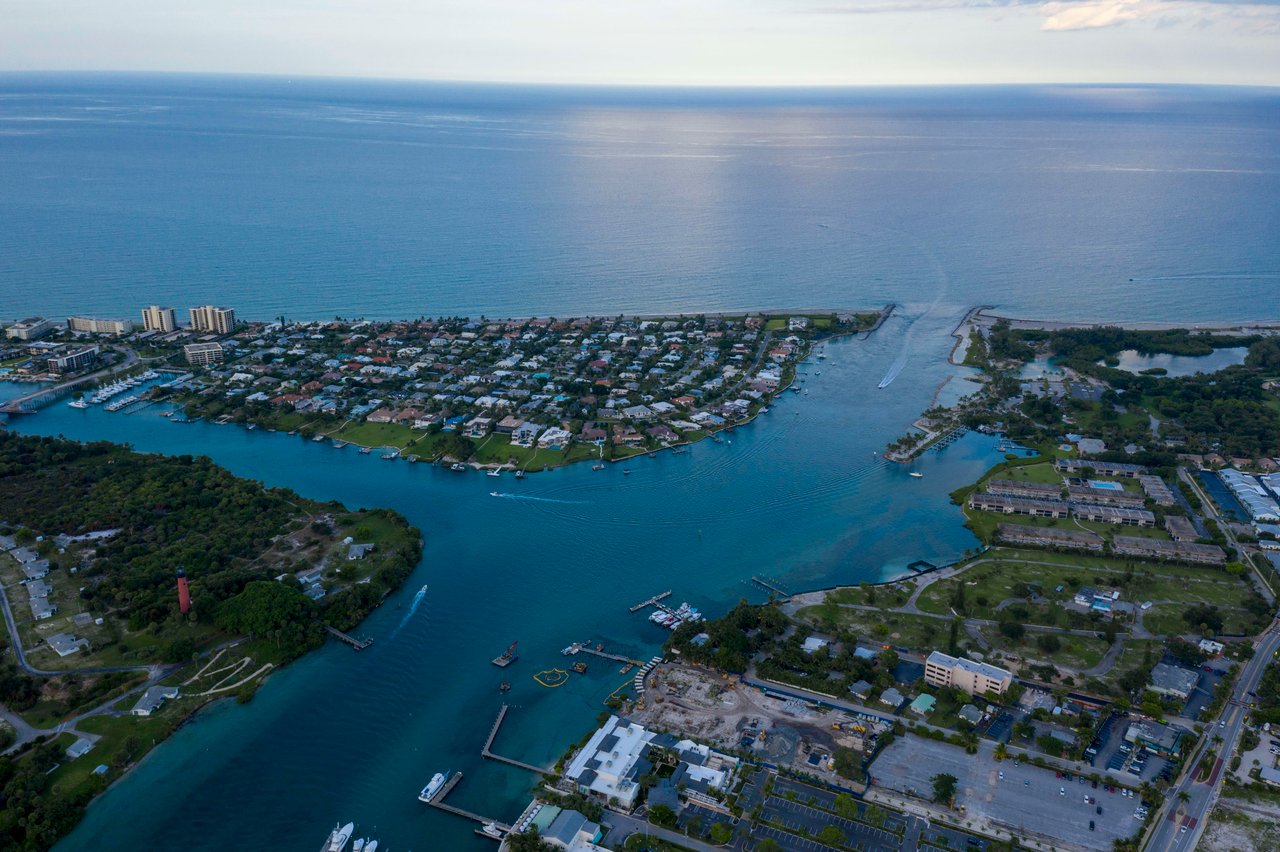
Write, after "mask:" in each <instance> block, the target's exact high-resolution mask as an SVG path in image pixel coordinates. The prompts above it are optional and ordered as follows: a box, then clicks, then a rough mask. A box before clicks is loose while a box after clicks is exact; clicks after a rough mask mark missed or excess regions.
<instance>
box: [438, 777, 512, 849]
mask: <svg viewBox="0 0 1280 852" xmlns="http://www.w3.org/2000/svg"><path fill="white" fill-rule="evenodd" d="M461 780H462V773H461V772H455V773H453V777H452V778H450V779H449V780H448V781H446V782H444V786H443V787H441V788H440V792H439V793H436V795H435V798H433V799H432V800H431V801H430V802H428V804H429V805H431V807H433V808H439V809H440V810H442V811H444V812H445V813H450V814H453V815H454V816H460V817H462V818H463V819H469V820H472V821H473V822H478V823H481V824H483V825H488V824H489V823H493V824H494V825H496V826H497V827H498V828H499V829H500V830H501V831H503V832H508V831H510V830H511V826H509V825H507V824H506V823H503V822H499V821H498V820H496V819H489V818H488V817H486V816H481V815H480V814H477V813H472V812H471V811H468V810H464V809H462V808H457V807H454V806H453V805H446V804H445V803H444V798H445V796H447V795H449V793H450V792H452V791H453V788H454V787H456V786H458V782H459V781H461ZM485 836H486V837H487V836H488V835H485ZM495 839H496V838H495Z"/></svg>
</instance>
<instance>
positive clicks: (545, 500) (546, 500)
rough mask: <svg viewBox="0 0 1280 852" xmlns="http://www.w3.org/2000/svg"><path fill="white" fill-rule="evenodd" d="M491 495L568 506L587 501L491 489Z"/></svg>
mask: <svg viewBox="0 0 1280 852" xmlns="http://www.w3.org/2000/svg"><path fill="white" fill-rule="evenodd" d="M489 496H490V497H502V498H505V499H507V500H531V501H533V502H535V503H563V504H565V505H568V506H574V505H580V504H582V503H586V502H587V501H586V500H557V499H556V498H554V497H534V496H531V495H529V494H504V493H502V492H501V491H490V492H489Z"/></svg>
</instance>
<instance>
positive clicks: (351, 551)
mask: <svg viewBox="0 0 1280 852" xmlns="http://www.w3.org/2000/svg"><path fill="white" fill-rule="evenodd" d="M374 547H375V545H372V544H351V545H348V546H347V561H348V562H355V561H356V560H358V559H364V557H365V554H367V553H370V552H372V551H373V549H374Z"/></svg>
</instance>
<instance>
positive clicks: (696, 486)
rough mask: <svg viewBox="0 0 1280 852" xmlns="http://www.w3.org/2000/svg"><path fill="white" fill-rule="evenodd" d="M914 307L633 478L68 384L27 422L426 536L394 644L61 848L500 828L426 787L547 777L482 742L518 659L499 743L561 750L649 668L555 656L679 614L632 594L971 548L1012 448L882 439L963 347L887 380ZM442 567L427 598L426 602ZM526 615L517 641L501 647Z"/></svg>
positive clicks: (325, 668) (652, 629)
mask: <svg viewBox="0 0 1280 852" xmlns="http://www.w3.org/2000/svg"><path fill="white" fill-rule="evenodd" d="M905 325H906V322H905V321H903V320H890V322H889V323H888V324H887V325H886V326H885V328H884V329H883V331H882V333H880V334H877V335H873V336H872V337H871V338H870V339H868V340H865V341H859V340H852V339H841V340H837V341H833V342H831V343H830V344H828V345H827V347H826V351H827V353H828V357H827V359H826V360H825V361H823V362H821V364H813V365H810V366H808V367H807V368H805V373H804V375H803V376H802V378H803V379H804V384H803V385H801V387H803V388H805V389H807V390H808V391H809V392H808V393H807V394H792V393H788V394H786V395H785V396H784V397H783V398H782V399H781V400H779V402H778V404H777V405H775V406H774V407H773V408H772V410H771V411H770V413H769V414H767V415H764V416H763V417H761V418H760V419H759V420H757V421H756V422H755V423H754V424H752V425H750V426H748V427H745V428H740V429H738V430H736V431H735V432H734V433H732V436H731V439H732V443H731V444H729V443H725V444H720V445H717V444H713V443H709V442H704V443H701V444H698V445H696V446H694V447H693V448H692V449H691V451H690V452H688V453H686V454H684V455H671V454H669V453H665V454H660V455H659V456H658V457H657V458H655V459H647V458H645V459H638V460H636V461H634V462H632V463H631V469H632V473H631V475H630V476H626V477H624V476H623V475H622V471H621V469H620V468H619V467H617V466H610V467H609V468H607V469H606V470H603V471H599V472H596V471H592V470H591V469H590V467H589V466H585V465H578V466H575V467H571V468H568V469H564V470H559V471H553V472H550V473H546V474H536V475H533V476H530V477H529V478H528V479H526V480H525V481H523V482H517V481H516V480H514V479H501V480H496V481H495V480H493V479H490V478H488V477H485V476H481V475H478V474H477V475H459V474H453V473H450V472H448V471H445V470H440V469H436V468H432V467H428V466H425V465H409V464H407V463H403V462H394V463H393V462H388V461H383V460H381V459H379V458H378V457H377V456H376V455H370V456H362V455H359V454H357V453H354V452H352V451H351V450H350V449H346V450H335V449H333V448H332V447H331V446H329V445H328V444H315V443H312V442H307V441H302V440H299V439H298V438H290V437H288V436H284V435H279V434H269V433H265V432H262V431H256V432H248V431H245V430H242V429H239V428H237V427H234V426H215V425H211V424H207V423H196V424H191V425H182V424H175V423H171V422H169V421H168V420H166V419H164V418H162V417H160V416H159V413H160V412H159V410H157V409H155V408H152V409H143V410H142V411H140V412H138V413H136V414H123V413H116V414H110V413H107V412H105V411H104V410H102V409H101V408H94V409H90V410H87V411H80V410H76V409H71V408H69V407H67V406H66V405H54V406H52V407H50V408H48V409H46V410H45V411H43V412H41V413H39V414H37V415H34V416H30V417H25V418H19V419H16V420H15V422H14V425H15V428H17V429H18V430H20V431H35V432H42V433H48V434H63V435H66V436H67V437H71V438H108V439H111V440H115V441H127V442H128V443H130V444H132V445H133V446H134V447H135V448H137V449H139V450H143V451H158V452H166V453H181V452H198V453H207V454H209V455H211V456H213V457H214V458H216V459H217V460H218V461H219V462H220V463H222V464H224V465H226V466H227V467H229V468H230V469H231V470H233V471H235V472H236V473H238V474H241V475H244V476H250V477H254V478H257V479H260V480H263V481H265V482H267V483H270V484H273V485H287V486H289V487H291V488H294V489H296V490H298V491H299V492H301V493H303V494H305V495H307V496H311V497H318V498H325V499H328V498H337V499H340V500H342V501H344V502H346V503H347V504H348V505H350V506H393V507H395V508H396V509H398V510H400V511H401V512H403V513H405V514H406V515H407V516H408V517H409V519H410V520H411V521H412V522H413V523H415V524H416V525H418V526H419V527H420V528H421V529H422V530H423V532H424V534H425V536H426V540H427V544H426V551H425V553H424V556H423V561H422V565H421V567H420V568H419V569H418V571H417V572H416V573H415V574H414V576H413V577H412V578H411V579H410V580H409V582H408V583H406V585H405V587H404V589H403V591H402V593H401V594H399V595H398V596H396V597H395V598H393V599H392V601H391V602H389V603H388V604H387V605H386V606H384V607H383V608H382V609H381V610H379V611H378V612H377V613H375V614H374V615H373V616H372V617H371V618H370V619H369V621H368V622H366V624H365V625H364V626H363V627H362V628H361V631H360V632H361V633H362V634H364V633H367V634H368V635H370V636H372V637H374V639H375V641H376V644H375V645H374V646H373V647H372V648H371V649H369V650H367V651H365V652H362V653H360V654H355V653H353V652H351V651H350V650H349V649H346V648H344V647H341V646H338V645H332V646H330V647H327V648H325V649H324V650H322V651H320V652H318V653H316V654H314V655H312V656H309V657H307V658H306V659H304V660H302V661H301V662H300V663H298V664H297V665H294V666H291V667H289V668H288V669H286V670H285V671H282V672H279V673H277V674H275V675H273V676H272V678H271V679H270V681H269V683H268V685H267V687H266V688H265V689H263V690H262V691H261V692H260V693H259V695H258V697H257V698H255V700H254V701H253V703H252V704H250V705H248V706H243V707H242V706H238V705H234V704H227V705H224V706H220V707H218V708H216V709H214V710H212V711H211V712H209V713H206V714H203V715H202V716H201V717H200V719H199V721H198V722H197V723H196V724H194V725H191V726H189V727H187V728H185V729H183V730H182V731H181V732H179V733H178V734H177V735H176V736H175V737H174V739H173V740H172V741H171V742H170V743H168V744H166V745H165V746H163V747H162V748H160V749H159V750H158V751H157V752H155V753H154V754H153V755H152V756H151V757H149V758H148V759H147V760H146V761H145V762H144V763H143V764H142V765H141V766H140V767H138V768H137V770H135V771H134V772H133V773H132V774H131V775H129V776H128V777H127V778H125V779H124V780H123V781H121V782H120V783H119V784H118V785H116V787H114V788H113V789H112V790H111V791H109V792H108V793H107V794H106V795H105V796H104V797H103V798H102V799H101V800H100V801H99V802H98V803H96V804H94V805H93V806H92V807H91V808H90V810H89V813H88V816H87V818H86V821H85V823H84V824H83V826H82V827H81V828H80V829H79V830H78V831H77V832H76V833H75V834H74V835H72V836H71V838H70V839H69V840H67V841H66V842H64V843H63V844H61V845H60V847H59V848H60V849H66V850H80V849H85V850H88V849H103V848H120V849H124V848H146V847H147V846H148V845H156V847H157V848H165V844H166V842H172V839H173V838H175V837H183V838H184V842H189V845H190V848H195V849H215V848H220V847H222V848H225V847H226V846H227V845H228V844H230V845H235V842H236V841H237V840H239V839H243V837H244V831H245V827H246V826H252V827H253V832H252V833H253V835H254V837H255V842H254V843H251V844H250V845H249V847H248V848H261V849H299V850H309V849H311V848H312V847H313V846H314V845H315V843H316V841H317V838H320V837H321V835H322V834H323V833H324V831H325V830H326V827H327V826H328V825H331V824H332V823H333V821H334V820H336V819H343V820H347V819H354V820H356V821H357V822H359V823H360V824H361V825H362V826H365V827H367V828H369V829H370V830H371V829H372V827H374V826H376V827H377V832H378V836H379V837H381V838H383V839H384V842H388V843H389V845H390V848H391V849H395V850H404V849H418V850H425V849H465V848H471V847H474V848H477V849H481V848H485V843H486V842H487V841H483V840H481V839H479V838H474V837H473V836H472V835H471V827H470V826H469V825H467V824H466V823H465V822H463V821H462V820H459V819H457V818H454V817H449V816H446V815H443V814H440V813H438V812H431V811H429V809H427V808H425V807H424V806H421V805H420V803H418V802H417V801H416V800H415V798H414V797H415V795H416V791H417V790H418V789H419V788H420V787H421V786H422V785H423V784H424V783H425V781H426V780H427V779H428V778H430V776H431V774H432V773H434V772H436V771H440V770H443V769H445V768H453V769H460V770H462V771H464V772H465V773H466V779H465V780H464V782H463V784H462V785H461V786H460V787H459V789H458V790H457V791H456V792H455V793H454V794H453V795H452V796H451V801H455V803H458V804H461V805H463V806H466V807H468V808H470V809H472V810H476V811H479V812H481V813H485V814H489V815H492V816H496V817H508V818H510V817H511V816H512V815H513V814H514V813H515V812H516V811H517V810H518V808H519V807H520V805H521V803H522V800H523V799H524V796H525V793H526V791H527V789H528V785H529V784H530V783H531V782H532V780H533V779H532V778H531V777H529V776H528V775H527V774H525V773H522V772H520V771H518V770H508V769H505V768H502V767H500V766H497V765H495V764H493V763H490V762H482V761H481V760H480V758H479V750H480V746H481V744H482V743H483V740H484V737H485V735H486V734H487V732H488V726H489V725H490V723H491V722H492V719H493V715H494V713H496V711H497V708H498V706H499V704H500V703H501V699H500V696H499V693H498V691H497V686H498V683H499V682H500V681H501V680H502V679H503V678H504V677H505V678H509V679H510V680H511V681H512V683H513V685H514V689H513V690H512V691H511V693H510V694H509V695H508V697H507V700H508V701H509V702H511V703H512V704H514V705H515V706H516V709H515V710H514V711H513V712H512V714H511V715H510V716H509V717H508V719H509V721H508V722H507V724H506V726H505V727H504V730H503V732H502V734H501V736H500V738H499V741H498V744H497V748H498V750H499V751H501V752H504V753H507V754H510V755H513V756H518V757H521V758H522V759H525V760H529V761H532V762H535V763H544V762H547V763H549V762H551V761H552V760H554V758H555V757H557V756H558V755H559V754H560V753H561V752H562V751H563V749H564V748H565V747H566V746H567V744H568V743H570V742H572V741H573V740H575V739H576V738H577V737H578V736H579V735H580V734H581V733H582V732H583V731H585V730H586V729H587V728H588V727H589V726H590V725H591V724H592V723H593V719H594V717H595V715H596V714H597V713H598V712H599V711H600V710H601V709H602V704H601V702H602V701H603V700H604V698H605V697H606V696H607V695H608V694H609V693H610V692H612V691H613V690H614V689H615V688H616V687H618V686H620V685H621V684H622V683H623V682H624V681H626V680H628V678H625V677H623V676H621V675H620V674H619V673H618V670H617V666H615V665H609V664H605V663H604V662H603V661H600V662H599V663H596V662H592V664H591V667H590V671H589V673H588V674H587V675H586V676H585V677H577V676H575V677H574V678H573V679H572V680H571V681H570V683H569V684H568V685H566V686H563V687H560V688H558V689H545V688H543V687H540V686H538V685H536V684H535V683H534V682H533V681H532V679H531V678H532V675H533V674H534V673H535V672H537V671H539V670H541V669H544V668H548V667H551V666H555V665H562V664H563V663H564V658H563V657H562V656H561V655H560V653H559V652H560V649H561V648H563V647H564V646H565V645H567V644H569V643H570V642H572V641H579V640H584V639H588V638H590V639H593V640H595V641H602V642H604V643H605V644H606V646H607V647H609V648H610V649H613V650H614V651H618V652H624V653H629V654H634V655H635V656H637V657H640V658H647V657H648V656H650V655H651V654H652V653H654V652H655V651H656V650H657V649H658V648H659V646H660V643H661V641H662V640H663V638H664V637H665V632H664V631H663V630H662V629H661V628H658V627H656V626H654V625H652V624H651V623H650V622H648V621H647V619H646V618H645V616H644V615H643V614H636V615H630V614H628V613H627V607H628V606H629V605H630V604H633V603H636V602H638V601H640V600H643V599H644V598H647V597H649V596H650V595H652V594H654V593H656V592H659V591H663V590H665V589H667V588H671V589H674V591H675V598H674V599H675V600H676V601H681V600H688V601H689V602H690V603H692V604H694V605H696V606H698V607H700V608H701V609H703V610H704V611H705V612H708V613H709V614H712V615H714V614H717V613H719V612H722V611H724V610H725V609H726V608H727V607H728V606H730V605H732V603H733V602H735V601H737V600H738V599H739V598H744V597H745V598H748V599H751V600H759V599H760V598H761V594H760V593H759V592H758V591H756V590H753V589H752V588H751V587H749V586H748V585H746V584H745V583H744V580H746V579H747V578H749V577H750V576H752V575H763V576H767V577H772V578H776V579H777V580H779V581H780V582H782V583H783V584H784V585H785V586H787V587H788V588H792V589H806V588H816V587H822V586H827V585H832V584H835V583H847V582H857V581H861V580H877V579H881V578H883V577H887V576H894V575H896V574H898V573H899V572H901V571H902V570H903V568H904V566H905V565H906V564H907V563H909V562H912V561H914V560H916V559H926V560H929V561H933V562H941V561H946V560H950V559H953V558H955V557H956V556H957V555H958V554H959V553H960V552H961V551H963V550H964V549H966V548H969V547H972V546H974V545H976V543H977V542H976V540H975V539H974V538H973V537H972V536H971V535H970V534H969V533H968V532H967V531H966V530H965V529H963V527H962V526H961V517H960V513H959V511H958V509H956V508H955V507H953V506H951V505H950V504H949V503H948V501H947V498H946V495H947V493H948V492H949V491H951V490H952V489H954V488H957V487H959V486H960V485H963V484H965V483H967V482H969V481H971V480H972V479H973V478H975V477H976V476H977V475H978V474H979V473H980V472H981V471H982V470H983V469H984V468H985V467H986V466H987V465H989V464H991V463H992V462H993V461H995V460H998V455H997V454H996V453H995V452H994V443H993V442H992V441H991V440H989V439H986V438H981V437H979V436H976V435H974V436H970V437H968V438H965V439H963V440H961V441H959V442H957V443H956V444H955V445H953V446H951V447H949V448H947V449H946V450H944V451H943V452H942V453H939V454H929V455H927V456H925V457H924V458H923V459H922V460H921V461H920V462H919V463H918V464H917V465H916V469H918V470H920V471H921V472H923V473H924V474H925V477H924V478H923V479H913V478H911V477H908V476H907V469H906V468H905V467H902V466H897V465H892V464H889V463H887V462H884V461H882V460H881V459H880V457H879V456H877V455H875V454H874V453H876V452H878V451H879V450H880V449H882V447H883V444H884V442H885V440H886V438H887V437H888V436H891V435H893V434H895V433H897V432H899V431H901V430H903V429H904V428H905V426H906V424H908V423H910V421H911V420H912V419H913V418H914V417H915V416H916V415H917V414H918V412H919V411H920V409H921V408H922V407H923V406H924V405H926V404H927V403H928V401H929V398H930V396H931V394H932V392H933V389H934V388H935V387H936V386H937V385H938V384H939V383H940V382H941V381H943V380H944V379H945V378H947V377H948V376H949V375H951V374H952V371H953V368H951V367H948V366H947V365H946V364H945V362H944V360H943V359H944V357H945V354H946V346H947V343H948V338H947V337H946V335H945V333H942V334H938V335H937V336H931V338H930V339H931V340H932V341H933V342H934V343H935V344H936V346H934V349H935V350H936V351H935V352H934V353H931V354H933V355H935V356H936V357H935V358H934V359H933V360H932V361H931V362H929V366H926V367H924V368H922V369H920V370H918V371H916V372H913V373H912V374H911V375H910V377H909V378H908V377H907V376H904V377H902V378H900V379H899V380H898V381H897V382H895V383H894V384H893V385H891V386H890V387H889V388H888V389H886V390H883V391H879V390H876V384H877V382H878V381H879V379H880V377H881V376H883V375H884V373H885V371H886V370H887V369H888V367H889V366H890V365H891V364H892V363H893V361H894V360H895V359H896V358H897V357H898V354H899V352H900V340H901V333H902V330H903V327H904V326H905ZM937 331H941V329H937ZM818 371H820V372H821V375H817V372H818ZM493 490H498V491H500V492H502V493H505V494H510V495H513V496H512V497H510V498H507V499H497V498H493V497H490V496H489V492H490V491H493ZM424 583H427V584H429V585H430V589H429V591H428V593H427V595H426V598H425V600H424V601H423V602H422V604H421V606H420V607H419V608H418V610H417V611H416V612H414V613H413V614H412V615H411V616H409V617H408V618H407V620H406V614H407V613H408V609H409V605H410V603H411V601H412V599H413V597H414V594H415V593H416V592H417V591H418V589H419V588H420V587H421V585H422V584H424ZM401 607H403V608H401ZM402 622H404V623H403V626H402V627H400V625H401V623H402ZM398 627H399V629H398V631H397V628H398ZM393 633H394V638H392V634H393ZM513 640H519V642H520V660H519V662H518V663H517V664H515V665H514V666H513V667H511V668H509V669H507V670H505V671H499V670H498V669H496V668H494V667H493V666H491V665H490V664H489V660H490V658H492V657H493V656H495V655H496V654H497V653H498V652H499V651H501V650H502V649H503V648H505V647H506V646H507V644H508V643H510V642H511V641H513ZM104 837H109V838H112V840H111V841H109V842H108V845H107V846H104V845H103V843H104V841H103V838H104Z"/></svg>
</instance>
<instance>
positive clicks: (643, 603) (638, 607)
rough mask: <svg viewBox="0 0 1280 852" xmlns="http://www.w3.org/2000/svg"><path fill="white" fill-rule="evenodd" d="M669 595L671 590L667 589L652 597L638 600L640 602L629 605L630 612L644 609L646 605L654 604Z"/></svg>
mask: <svg viewBox="0 0 1280 852" xmlns="http://www.w3.org/2000/svg"><path fill="white" fill-rule="evenodd" d="M669 597H671V590H670V589H667V590H666V591H665V592H663V593H662V594H660V595H654V596H653V597H651V598H649V599H648V600H647V601H640V603H638V604H636V605H635V606H633V607H631V612H639V611H640V610H642V609H644V608H645V607H647V606H656V605H657V603H658V601H660V600H664V599H666V598H669Z"/></svg>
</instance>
